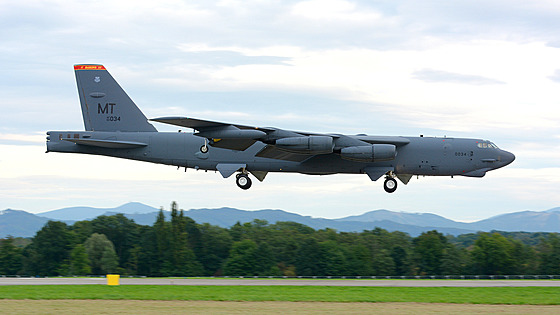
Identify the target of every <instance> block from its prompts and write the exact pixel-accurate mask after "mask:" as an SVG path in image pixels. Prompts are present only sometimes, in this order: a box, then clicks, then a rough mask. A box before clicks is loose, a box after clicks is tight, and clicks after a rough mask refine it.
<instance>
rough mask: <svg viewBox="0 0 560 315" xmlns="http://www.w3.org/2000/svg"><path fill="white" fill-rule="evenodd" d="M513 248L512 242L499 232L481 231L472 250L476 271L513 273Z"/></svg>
mask: <svg viewBox="0 0 560 315" xmlns="http://www.w3.org/2000/svg"><path fill="white" fill-rule="evenodd" d="M513 249H514V246H513V244H512V242H510V241H509V240H508V239H507V238H505V237H504V236H502V235H500V234H498V233H492V234H489V233H480V234H479V236H478V238H477V240H476V241H475V242H474V247H473V250H472V251H471V256H472V260H473V266H474V271H475V272H476V273H479V274H484V275H504V274H506V275H507V274H512V273H513V271H514V264H515V261H514V259H513V257H512V254H513Z"/></svg>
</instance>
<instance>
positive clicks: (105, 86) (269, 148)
mask: <svg viewBox="0 0 560 315" xmlns="http://www.w3.org/2000/svg"><path fill="white" fill-rule="evenodd" d="M74 71H75V74H76V81H77V84H78V94H79V97H80V103H81V108H82V116H83V120H84V125H85V131H49V132H47V135H48V136H47V152H67V153H84V154H94V155H105V156H112V157H118V158H124V159H131V160H139V161H146V162H152V163H160V164H167V165H174V166H177V167H184V168H185V170H186V169H187V168H194V169H196V170H213V171H218V172H220V174H221V175H222V176H223V177H224V178H228V177H230V176H231V175H233V174H234V173H237V174H236V183H237V186H239V187H240V188H241V189H249V188H250V187H251V184H252V181H251V178H250V177H249V174H252V175H253V176H254V177H255V178H257V179H258V180H259V181H263V180H264V178H265V176H266V175H267V174H268V173H269V172H284V173H301V174H310V175H327V174H337V173H344V174H367V176H369V178H370V179H371V180H372V181H377V180H378V179H379V178H381V177H383V176H384V177H385V182H384V185H383V187H384V189H385V191H386V192H388V193H392V192H394V191H395V190H396V189H397V181H396V179H395V178H398V179H399V180H400V181H401V182H402V183H404V184H408V182H409V181H410V179H411V178H412V176H414V175H422V176H456V175H460V176H469V177H483V176H484V175H485V174H486V172H488V171H491V170H495V169H497V168H500V167H503V166H506V165H508V164H510V163H511V162H513V160H514V159H515V156H514V155H513V154H512V153H510V152H507V151H504V150H501V149H499V148H498V147H497V146H496V145H495V144H494V143H492V142H490V141H486V140H481V139H465V138H448V137H443V138H438V137H423V136H420V137H399V136H368V135H365V134H359V135H343V134H335V133H333V134H323V133H310V132H299V131H291V130H284V129H279V128H272V127H255V126H245V125H239V124H235V123H223V122H217V121H210V120H202V119H195V118H189V117H162V118H154V119H150V120H148V119H147V118H146V116H145V115H144V114H143V113H142V112H141V111H140V109H139V108H138V107H137V106H136V104H135V103H134V102H133V101H132V100H131V99H130V97H129V96H128V95H127V94H126V93H125V91H124V90H123V89H122V88H121V87H120V85H119V84H118V83H117V82H116V81H115V79H114V78H113V77H112V76H111V75H110V74H109V72H108V71H107V70H106V69H105V67H104V66H103V65H91V64H80V65H75V66H74ZM149 121H153V122H158V123H165V124H171V125H175V126H178V127H186V128H191V129H193V130H194V132H193V133H187V132H181V131H179V132H158V131H157V130H156V128H155V127H154V126H153V125H152V124H151V123H150V122H149Z"/></svg>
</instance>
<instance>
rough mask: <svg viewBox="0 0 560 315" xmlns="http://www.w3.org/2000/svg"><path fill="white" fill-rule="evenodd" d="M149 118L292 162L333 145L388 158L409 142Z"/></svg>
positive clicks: (346, 154)
mask: <svg viewBox="0 0 560 315" xmlns="http://www.w3.org/2000/svg"><path fill="white" fill-rule="evenodd" d="M150 120H152V121H157V122H161V123H166V124H171V125H175V126H181V127H187V128H192V129H195V130H196V131H197V132H196V133H195V135H196V136H199V137H203V138H206V139H208V140H209V144H210V145H211V146H213V147H218V148H224V149H230V150H237V151H244V150H246V149H247V148H249V147H250V146H252V145H253V144H254V143H255V142H257V141H261V142H263V143H265V144H267V145H266V146H265V147H264V148H263V149H262V150H260V151H259V152H258V153H257V154H256V155H255V156H257V157H262V158H269V159H276V160H285V161H293V162H303V161H305V160H307V159H309V158H311V157H313V156H316V155H319V154H332V153H334V152H335V150H334V149H335V147H336V148H337V151H338V152H341V153H340V154H341V155H342V158H347V159H353V160H359V161H364V162H368V161H369V162H371V161H373V159H374V158H373V152H374V150H375V152H376V153H375V154H376V157H377V156H378V155H379V154H381V155H380V156H379V158H381V159H387V158H389V159H391V158H394V156H395V147H396V146H403V145H406V144H408V143H409V142H410V140H409V139H407V138H404V137H388V136H367V135H357V136H346V135H340V134H317V133H307V132H297V131H290V130H283V129H276V128H268V127H267V128H261V127H255V126H245V125H238V124H231V123H222V122H217V121H210V120H202V119H195V118H188V117H161V118H154V119H150ZM374 148H375V149H374ZM370 173H372V174H370V176H373V175H376V174H373V171H372V172H370ZM368 174H369V173H368Z"/></svg>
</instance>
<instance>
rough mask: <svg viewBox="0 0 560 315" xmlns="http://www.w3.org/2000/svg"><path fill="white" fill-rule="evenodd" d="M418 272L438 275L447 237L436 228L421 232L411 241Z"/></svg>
mask: <svg viewBox="0 0 560 315" xmlns="http://www.w3.org/2000/svg"><path fill="white" fill-rule="evenodd" d="M412 244H413V245H414V253H415V256H416V261H417V265H418V272H419V273H420V274H430V275H439V274H441V271H442V270H441V264H442V259H443V255H444V250H445V248H446V246H447V238H445V236H444V235H443V234H441V233H439V232H438V231H436V230H433V231H428V232H423V233H422V234H420V236H418V237H417V238H415V239H414V240H413V241H412Z"/></svg>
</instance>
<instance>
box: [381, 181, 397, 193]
mask: <svg viewBox="0 0 560 315" xmlns="http://www.w3.org/2000/svg"><path fill="white" fill-rule="evenodd" d="M383 188H384V189H385V191H386V192H388V193H394V192H395V190H397V181H396V180H395V179H394V178H386V179H385V183H383Z"/></svg>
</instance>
